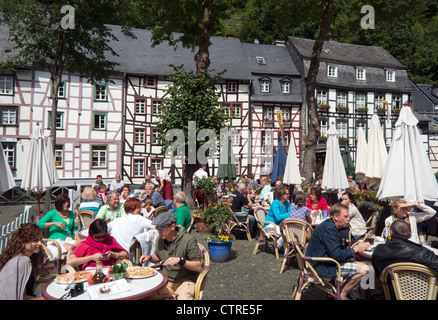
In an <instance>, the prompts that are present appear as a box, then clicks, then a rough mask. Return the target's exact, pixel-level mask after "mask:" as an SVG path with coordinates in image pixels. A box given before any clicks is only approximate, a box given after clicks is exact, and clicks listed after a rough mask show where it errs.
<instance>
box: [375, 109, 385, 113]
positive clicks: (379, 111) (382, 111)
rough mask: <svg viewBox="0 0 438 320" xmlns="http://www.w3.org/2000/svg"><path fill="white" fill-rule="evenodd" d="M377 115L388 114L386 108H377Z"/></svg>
mask: <svg viewBox="0 0 438 320" xmlns="http://www.w3.org/2000/svg"><path fill="white" fill-rule="evenodd" d="M376 112H377V113H386V108H376Z"/></svg>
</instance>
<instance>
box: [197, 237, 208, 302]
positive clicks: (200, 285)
mask: <svg viewBox="0 0 438 320" xmlns="http://www.w3.org/2000/svg"><path fill="white" fill-rule="evenodd" d="M198 247H199V250H201V257H202V271H201V272H200V273H199V275H198V278H197V279H196V283H195V297H194V299H195V300H202V295H203V293H204V288H205V284H206V282H207V275H208V273H209V272H210V254H209V253H208V251H207V250H206V249H205V248H204V246H203V245H202V244H200V243H198Z"/></svg>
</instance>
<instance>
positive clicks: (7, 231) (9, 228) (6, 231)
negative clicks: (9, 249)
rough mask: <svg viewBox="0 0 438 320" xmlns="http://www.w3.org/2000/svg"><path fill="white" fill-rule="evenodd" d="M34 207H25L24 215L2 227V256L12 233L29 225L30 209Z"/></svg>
mask: <svg viewBox="0 0 438 320" xmlns="http://www.w3.org/2000/svg"><path fill="white" fill-rule="evenodd" d="M31 208H32V206H25V207H24V211H23V213H20V215H19V216H18V217H17V218H15V220H14V221H12V222H10V223H8V224H6V225H4V226H1V234H0V254H1V253H2V251H3V249H4V248H6V245H7V243H8V239H9V237H10V236H11V233H12V232H14V231H15V230H17V229H18V228H19V227H20V226H21V225H22V224H23V223H28V222H29V219H30V209H31Z"/></svg>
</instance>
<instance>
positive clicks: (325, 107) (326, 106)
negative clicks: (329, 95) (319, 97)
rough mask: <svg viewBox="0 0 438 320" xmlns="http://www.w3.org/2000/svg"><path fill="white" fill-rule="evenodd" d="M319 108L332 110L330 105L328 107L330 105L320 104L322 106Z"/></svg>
mask: <svg viewBox="0 0 438 320" xmlns="http://www.w3.org/2000/svg"><path fill="white" fill-rule="evenodd" d="M318 108H319V109H324V110H328V109H330V105H328V104H320V105H318Z"/></svg>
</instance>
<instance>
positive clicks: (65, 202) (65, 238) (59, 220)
mask: <svg viewBox="0 0 438 320" xmlns="http://www.w3.org/2000/svg"><path fill="white" fill-rule="evenodd" d="M69 207H70V198H69V197H68V196H67V195H65V194H60V195H58V196H57V197H56V200H55V208H56V209H54V210H51V211H49V212H47V213H46V215H45V216H44V217H43V218H42V219H41V220H40V221H38V226H39V227H40V228H41V229H43V230H44V229H47V228H48V229H49V234H48V238H49V239H54V240H56V241H57V243H58V244H59V246H60V247H61V253H66V252H67V251H68V250H70V248H71V247H72V246H73V244H74V243H75V241H76V240H80V239H81V237H80V236H79V233H78V231H77V230H76V228H75V216H74V213H73V211H71V210H68V208H69ZM47 249H48V250H49V251H50V253H51V254H52V256H53V257H58V250H57V248H56V245H55V244H54V243H51V242H50V243H49V244H48V245H47Z"/></svg>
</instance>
